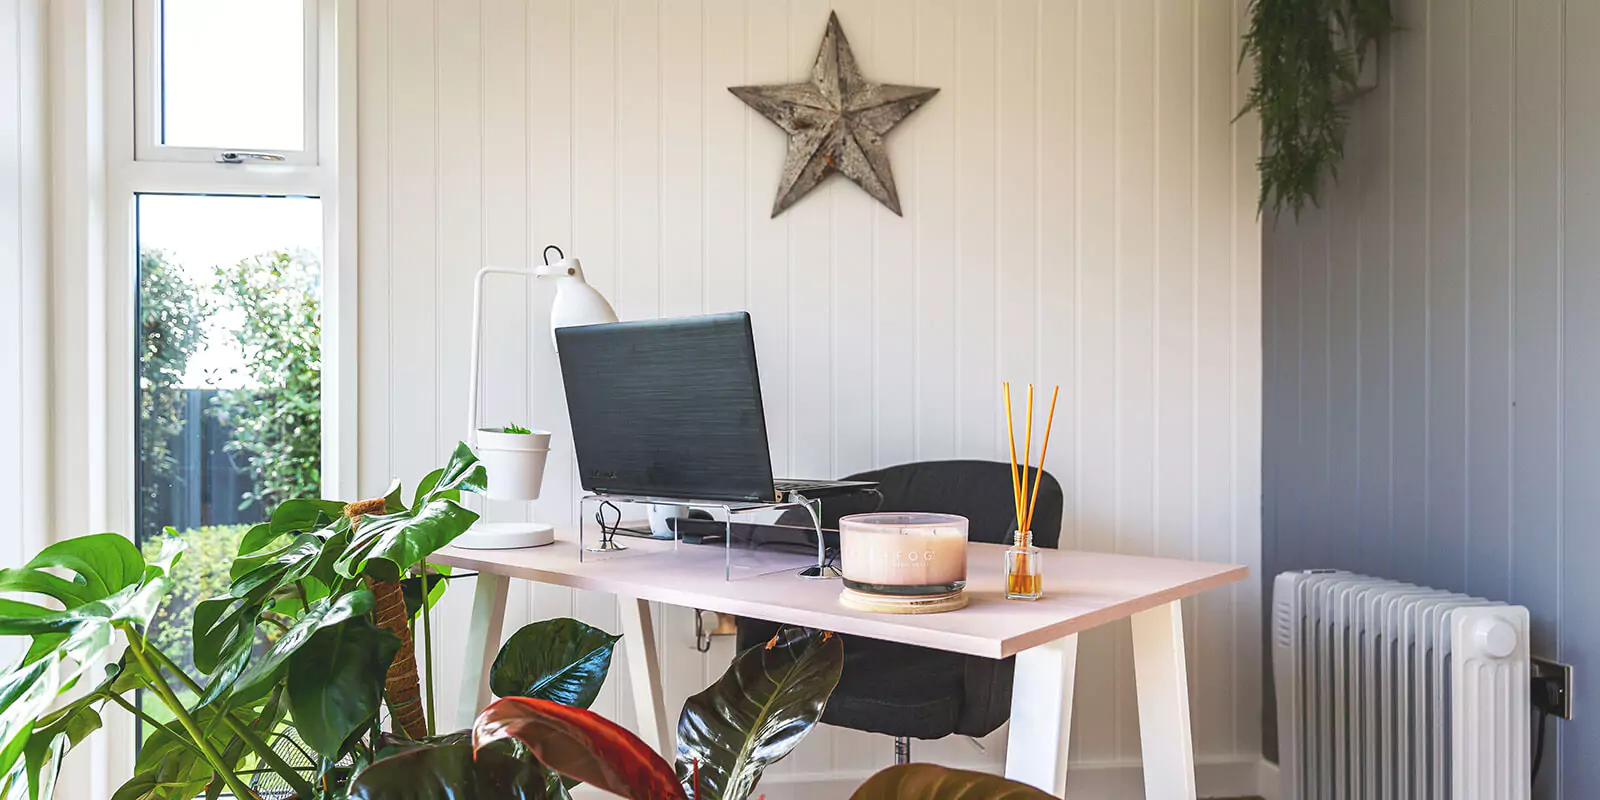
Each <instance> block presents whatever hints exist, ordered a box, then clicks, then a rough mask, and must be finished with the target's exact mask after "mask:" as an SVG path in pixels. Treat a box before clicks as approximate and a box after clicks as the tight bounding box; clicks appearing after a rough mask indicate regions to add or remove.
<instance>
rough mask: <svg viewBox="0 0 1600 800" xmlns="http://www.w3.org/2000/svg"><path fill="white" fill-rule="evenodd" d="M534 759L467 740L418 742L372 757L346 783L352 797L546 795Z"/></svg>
mask: <svg viewBox="0 0 1600 800" xmlns="http://www.w3.org/2000/svg"><path fill="white" fill-rule="evenodd" d="M549 797H550V795H549V794H548V793H547V791H546V788H545V777H544V774H543V772H542V771H541V770H540V769H539V765H538V764H536V763H533V762H531V761H526V760H522V759H518V758H516V757H514V756H510V755H507V754H505V753H502V752H498V751H496V750H482V751H480V752H478V753H477V757H476V758H474V757H473V752H472V745H469V744H451V745H444V746H440V747H420V748H416V749H412V750H407V751H405V752H402V753H400V754H399V755H393V756H389V757H388V758H381V759H379V760H377V761H374V762H373V763H372V765H371V766H369V767H367V768H366V769H364V770H362V771H361V774H359V775H357V776H356V777H355V780H354V781H352V782H351V784H350V799H351V800H546V798H549Z"/></svg>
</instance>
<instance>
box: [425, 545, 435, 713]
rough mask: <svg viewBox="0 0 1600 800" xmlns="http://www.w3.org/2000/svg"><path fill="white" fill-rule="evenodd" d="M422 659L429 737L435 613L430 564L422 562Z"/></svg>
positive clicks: (431, 711)
mask: <svg viewBox="0 0 1600 800" xmlns="http://www.w3.org/2000/svg"><path fill="white" fill-rule="evenodd" d="M422 659H423V664H424V666H425V667H426V668H427V670H428V685H427V686H426V687H424V688H426V689H427V691H428V735H429V736H433V735H435V734H434V726H433V613H432V609H430V608H428V562H426V561H424V562H422Z"/></svg>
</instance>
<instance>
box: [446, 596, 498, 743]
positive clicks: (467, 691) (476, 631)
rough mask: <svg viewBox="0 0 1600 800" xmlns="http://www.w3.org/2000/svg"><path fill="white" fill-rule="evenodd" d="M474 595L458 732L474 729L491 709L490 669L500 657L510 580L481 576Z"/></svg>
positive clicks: (457, 712) (457, 726) (458, 716)
mask: <svg viewBox="0 0 1600 800" xmlns="http://www.w3.org/2000/svg"><path fill="white" fill-rule="evenodd" d="M477 583H478V586H477V589H476V590H475V591H474V592H473V595H472V619H471V620H470V622H469V623H468V626H467V661H466V664H465V665H464V672H463V674H462V675H461V700H460V701H459V703H458V704H457V705H456V728H457V729H461V728H470V727H472V720H473V719H475V718H476V717H477V716H478V712H479V711H482V710H483V707H484V706H486V705H489V700H490V697H491V694H490V692H489V668H490V667H492V666H494V658H495V656H497V655H499V654H500V629H501V628H503V627H505V621H506V590H507V589H508V588H510V585H511V579H510V578H507V577H506V576H504V575H490V574H489V573H487V572H480V573H478V579H477Z"/></svg>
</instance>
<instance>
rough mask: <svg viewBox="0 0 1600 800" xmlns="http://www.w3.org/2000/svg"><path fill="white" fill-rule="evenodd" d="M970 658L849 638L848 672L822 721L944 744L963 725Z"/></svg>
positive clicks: (841, 678)
mask: <svg viewBox="0 0 1600 800" xmlns="http://www.w3.org/2000/svg"><path fill="white" fill-rule="evenodd" d="M965 659H966V656H963V655H959V654H956V653H946V652H944V651H942V650H932V649H929V648H926V647H914V646H912V645H906V644H899V643H896V642H885V641H881V640H878V639H865V638H862V637H859V636H849V637H846V638H845V641H844V672H843V674H841V675H840V676H839V688H838V689H836V690H835V691H834V693H833V697H831V698H830V699H829V700H828V707H827V709H826V710H825V711H824V712H823V714H822V721H823V722H826V723H828V724H829V725H838V726H841V727H845V728H854V729H855V730H858V731H868V732H871V733H881V734H886V735H889V736H910V737H913V738H916V739H939V738H942V737H945V736H949V735H951V734H953V733H955V732H956V729H957V726H958V725H959V724H960V722H961V704H962V699H963V698H962V695H963V694H964V691H963V689H964V687H963V683H964V675H965V667H964V661H965Z"/></svg>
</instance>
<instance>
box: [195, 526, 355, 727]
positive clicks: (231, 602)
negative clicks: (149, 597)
mask: <svg viewBox="0 0 1600 800" xmlns="http://www.w3.org/2000/svg"><path fill="white" fill-rule="evenodd" d="M323 545H324V542H323V540H322V539H321V538H319V537H317V536H315V535H313V534H309V533H304V534H300V535H299V536H296V537H294V538H293V539H291V540H289V541H287V542H285V543H283V544H282V545H280V546H279V547H277V548H276V549H273V550H270V551H267V552H264V553H262V554H260V555H259V558H258V559H257V561H256V562H254V563H255V566H254V567H252V568H251V569H249V570H248V571H246V572H244V573H243V574H239V575H238V576H237V577H235V578H234V580H233V582H232V583H231V584H230V585H229V587H228V593H227V594H226V595H223V596H222V597H213V598H208V599H206V600H202V601H200V602H199V603H198V604H196V606H195V611H194V623H193V639H194V664H195V667H196V668H197V669H199V670H200V671H201V672H204V673H208V674H209V673H211V672H213V671H215V670H216V669H217V667H218V665H220V664H228V665H230V667H232V668H233V669H234V672H235V674H237V668H238V667H239V665H240V664H241V662H242V661H243V660H244V659H246V658H247V657H248V654H249V652H250V651H251V650H252V649H254V648H255V644H256V625H257V624H258V623H259V622H260V621H261V613H262V612H263V611H265V610H267V608H269V607H270V606H272V605H273V604H274V603H275V602H276V601H275V598H276V597H277V596H278V595H279V593H280V592H281V591H283V590H284V588H285V587H287V586H289V585H291V584H294V583H295V582H297V581H302V580H305V579H306V578H307V577H309V576H310V575H311V573H312V572H313V571H314V570H315V568H316V566H317V564H318V563H319V561H320V560H321V559H322V558H323ZM238 564H239V561H235V568H236V569H237V567H238ZM211 699H214V698H213V697H208V698H207V700H206V702H210V701H211Z"/></svg>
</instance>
